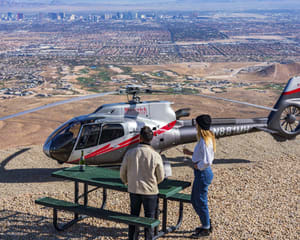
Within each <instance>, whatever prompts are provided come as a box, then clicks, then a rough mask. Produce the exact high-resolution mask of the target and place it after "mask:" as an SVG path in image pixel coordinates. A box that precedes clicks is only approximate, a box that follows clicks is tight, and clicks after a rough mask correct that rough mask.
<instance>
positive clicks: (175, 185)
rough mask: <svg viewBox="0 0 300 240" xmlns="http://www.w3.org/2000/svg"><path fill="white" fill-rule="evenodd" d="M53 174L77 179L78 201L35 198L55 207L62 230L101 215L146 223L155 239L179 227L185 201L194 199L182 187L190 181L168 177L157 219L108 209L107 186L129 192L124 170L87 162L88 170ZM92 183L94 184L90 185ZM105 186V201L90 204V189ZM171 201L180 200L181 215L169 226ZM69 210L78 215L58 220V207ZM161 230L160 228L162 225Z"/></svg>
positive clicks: (163, 183)
mask: <svg viewBox="0 0 300 240" xmlns="http://www.w3.org/2000/svg"><path fill="white" fill-rule="evenodd" d="M51 175H52V176H53V177H58V178H62V179H65V180H71V181H73V182H74V202H67V201H64V200H59V199H54V198H50V197H43V198H40V199H37V200H36V201H35V202H36V203H37V204H41V205H44V206H47V207H52V208H53V224H54V227H55V228H56V229H57V230H59V231H62V230H65V229H66V228H68V227H70V226H72V225H73V224H74V223H76V222H78V221H80V220H82V219H84V218H86V217H98V218H101V219H107V220H110V221H116V222H121V223H126V224H130V225H136V226H142V227H146V228H152V229H154V230H155V231H154V233H155V236H154V239H157V238H159V237H161V236H163V235H164V234H166V233H169V232H172V231H175V230H176V229H177V228H178V227H179V226H180V225H181V222H182V216H183V202H189V201H190V195H187V194H182V193H180V191H182V190H183V189H185V188H187V187H189V186H190V185H191V183H190V182H186V181H180V180H173V179H165V180H164V181H163V182H162V183H160V184H159V186H158V187H159V198H158V201H159V200H160V199H162V201H163V204H162V207H163V209H162V210H159V209H158V211H157V213H156V217H155V219H152V218H146V217H136V216H132V215H130V214H127V213H122V212H117V211H112V210H107V209H105V207H106V199H107V189H111V190H115V191H121V192H127V185H125V184H123V183H122V181H121V179H120V172H119V171H118V170H114V169H110V168H104V167H97V166H86V167H85V170H84V171H80V169H79V166H75V167H70V168H65V169H62V170H58V171H55V172H53V173H52V174H51ZM80 183H81V184H83V193H81V194H80V193H79V190H80V188H79V184H80ZM89 186H93V188H92V189H89ZM99 188H102V189H103V191H102V204H101V206H100V207H97V208H95V207H91V206H89V205H88V195H89V193H91V192H93V191H95V190H97V189H99ZM80 198H83V204H79V199H80ZM168 201H179V202H180V206H179V209H178V211H179V217H178V221H177V225H175V226H167V224H168V223H167V219H168ZM58 210H66V211H71V212H74V218H73V219H72V220H71V221H70V222H68V223H66V224H63V225H59V224H58V217H57V211H58ZM160 213H162V222H161V223H160V221H159V214H160ZM160 224H161V225H162V226H161V230H159V225H160Z"/></svg>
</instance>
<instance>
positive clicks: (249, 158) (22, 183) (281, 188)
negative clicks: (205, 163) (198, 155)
mask: <svg viewBox="0 0 300 240" xmlns="http://www.w3.org/2000/svg"><path fill="white" fill-rule="evenodd" d="M299 146H300V138H299V137H298V139H296V140H293V141H289V142H283V143H278V142H276V141H275V140H273V138H272V137H271V136H269V135H268V134H266V133H255V134H247V135H241V136H237V137H229V138H223V139H220V140H218V141H217V154H216V159H215V161H214V164H213V172H214V180H213V183H212V185H211V187H210V189H209V207H210V212H211V218H212V223H213V226H214V232H213V233H212V235H211V236H210V237H207V239H218V240H219V239H236V240H239V239H270V240H271V239H272V240H273V239H300V228H299V226H300V214H299V206H300V205H299V203H300V199H299V196H300V179H299V176H300V164H299V156H300V147H299ZM188 147H190V148H191V149H192V147H193V144H190V145H188ZM165 154H166V156H167V157H168V159H169V161H170V162H171V164H172V170H173V176H172V178H175V179H181V180H185V181H192V180H193V171H192V169H191V168H190V167H189V166H188V164H187V162H183V161H182V160H183V156H182V153H181V152H180V147H179V148H174V149H171V150H169V151H168V152H166V153H165ZM0 163H1V165H0V166H1V167H0V239H5V240H8V239H13V240H15V239H22V240H23V239H24V240H29V239H43V240H44V239H51V240H54V239H72V240H75V239H127V226H126V225H123V224H116V223H114V222H109V221H101V220H98V219H95V218H88V219H85V220H83V221H82V222H80V223H79V224H77V225H74V226H73V227H71V228H70V229H68V230H66V231H64V232H57V231H55V229H54V228H53V225H52V211H51V210H50V209H47V208H43V207H41V206H40V205H36V204H35V203H34V200H35V199H37V198H39V197H43V196H52V197H56V198H60V199H69V200H72V197H73V184H72V183H70V182H66V181H61V180H60V179H55V178H52V177H51V176H50V174H51V172H53V171H54V170H56V169H60V168H62V167H67V165H63V166H62V165H58V164H57V163H56V162H55V161H52V160H50V159H48V158H47V157H46V156H45V155H44V154H43V153H42V146H41V145H32V146H28V147H18V148H11V149H2V150H0ZM185 191H186V192H187V193H189V192H190V191H191V188H188V189H186V190H185ZM100 198H101V191H99V192H94V193H93V194H91V198H90V203H91V204H93V205H96V204H97V203H98V204H99V200H100ZM177 207H178V203H172V204H170V206H169V220H170V223H171V224H172V223H173V224H175V223H176V221H177ZM107 208H108V209H116V208H122V209H124V211H125V212H128V211H129V199H128V194H126V193H118V192H113V191H109V198H108V204H107ZM60 216H61V217H63V218H64V219H67V218H70V216H71V215H68V214H61V215H60ZM198 225H199V220H198V217H197V216H196V214H195V213H194V211H193V209H192V207H191V205H190V204H185V208H184V219H183V223H182V225H181V227H180V229H179V230H178V231H176V232H174V233H170V234H168V235H167V236H166V237H165V239H187V238H189V236H190V235H191V233H192V231H193V229H194V228H195V227H197V226H198Z"/></svg>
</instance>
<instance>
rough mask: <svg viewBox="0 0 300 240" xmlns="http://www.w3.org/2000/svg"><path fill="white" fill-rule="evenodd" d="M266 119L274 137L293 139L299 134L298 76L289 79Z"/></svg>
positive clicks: (299, 99)
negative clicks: (273, 132)
mask: <svg viewBox="0 0 300 240" xmlns="http://www.w3.org/2000/svg"><path fill="white" fill-rule="evenodd" d="M274 109H276V111H272V112H271V113H270V114H269V117H268V128H269V129H270V130H273V131H275V132H276V133H275V134H274V135H275V136H274V135H273V136H274V137H276V135H277V137H281V138H284V139H293V138H295V137H296V136H297V135H298V134H300V76H297V77H293V78H291V79H290V80H289V81H288V83H287V85H286V87H285V88H284V90H283V92H282V94H281V96H280V97H279V99H278V101H277V102H276V104H275V106H274Z"/></svg>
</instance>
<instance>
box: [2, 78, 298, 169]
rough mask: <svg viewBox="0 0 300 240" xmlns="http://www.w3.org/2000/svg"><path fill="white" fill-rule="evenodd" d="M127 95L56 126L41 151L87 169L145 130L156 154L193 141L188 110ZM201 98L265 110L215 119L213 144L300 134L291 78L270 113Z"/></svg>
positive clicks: (107, 160)
mask: <svg viewBox="0 0 300 240" xmlns="http://www.w3.org/2000/svg"><path fill="white" fill-rule="evenodd" d="M123 92H125V93H127V94H128V95H132V96H133V97H132V99H131V100H129V101H128V102H122V103H113V104H105V105H102V106H100V107H99V108H97V109H96V110H95V111H94V112H93V113H90V114H87V115H83V116H78V117H75V118H73V119H71V120H69V121H67V122H65V123H63V124H62V125H61V126H59V127H58V128H57V129H56V130H55V131H54V132H53V133H52V134H51V135H50V136H49V137H48V138H47V140H46V142H45V144H44V146H43V151H44V153H45V154H46V155H47V156H48V157H50V158H51V159H54V160H56V161H57V162H58V163H73V164H76V163H78V162H79V158H80V155H81V152H82V151H84V155H85V159H86V163H87V164H89V165H104V164H117V163H120V162H121V161H122V158H123V156H124V154H125V153H126V151H127V150H128V149H130V148H132V147H134V146H136V145H137V144H138V143H139V132H140V129H141V128H142V127H143V126H145V125H147V126H149V127H151V128H152V129H153V132H154V138H153V140H152V142H151V145H152V146H153V148H154V149H156V150H157V151H158V152H162V151H164V150H166V149H169V148H171V147H174V146H177V145H180V144H186V143H192V142H195V141H196V128H195V120H194V119H190V120H181V119H180V118H181V117H187V116H189V109H188V108H185V109H179V110H177V111H176V112H175V111H174V110H173V109H172V108H171V103H170V102H167V101H146V102H143V101H141V100H140V97H139V96H138V93H141V92H146V93H152V92H162V91H154V90H151V89H142V88H141V87H140V86H137V85H128V86H127V88H126V89H125V90H124V91H123ZM117 93H118V92H107V93H100V94H94V95H88V96H83V97H79V98H72V99H69V100H65V101H61V102H56V103H53V104H48V105H45V106H42V107H39V108H35V109H31V110H28V111H24V112H20V113H17V114H14V115H10V116H6V117H2V118H0V120H2V121H3V120H5V119H8V118H12V117H16V116H19V115H23V114H26V113H30V112H34V111H38V110H41V109H45V108H49V107H53V106H56V105H60V104H65V103H68V102H73V101H79V100H83V99H88V98H95V97H100V96H104V95H108V94H117ZM197 95H199V96H202V97H208V98H214V99H218V100H225V101H230V102H235V103H240V104H245V105H249V106H253V107H257V108H263V109H267V110H270V114H269V116H268V117H265V118H249V119H235V118H214V119H212V126H211V130H212V131H213V132H214V134H215V136H216V137H217V138H221V137H227V136H233V135H239V134H246V133H250V132H257V131H265V132H268V133H270V134H271V135H272V136H273V137H274V138H275V140H277V141H284V140H291V139H293V138H295V137H296V136H297V135H298V134H299V133H300V77H293V78H291V79H290V80H289V81H288V83H287V85H286V87H285V89H284V90H283V92H282V94H281V96H280V98H279V99H278V101H277V103H276V104H275V106H274V108H268V107H264V106H260V105H254V104H250V103H246V102H240V101H235V100H230V99H225V98H219V97H213V96H207V95H202V94H197Z"/></svg>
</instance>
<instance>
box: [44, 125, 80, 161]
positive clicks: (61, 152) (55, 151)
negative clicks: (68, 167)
mask: <svg viewBox="0 0 300 240" xmlns="http://www.w3.org/2000/svg"><path fill="white" fill-rule="evenodd" d="M80 126H81V124H80V122H73V123H70V124H65V125H63V126H61V127H60V128H59V129H57V131H55V132H54V133H53V134H52V136H51V137H50V138H49V140H48V141H50V140H52V143H51V147H50V149H51V153H50V154H51V157H53V158H54V159H56V160H58V161H60V162H65V161H67V160H68V158H69V156H70V154H71V152H72V150H73V148H74V144H75V142H76V139H77V136H78V133H79V130H80Z"/></svg>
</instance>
